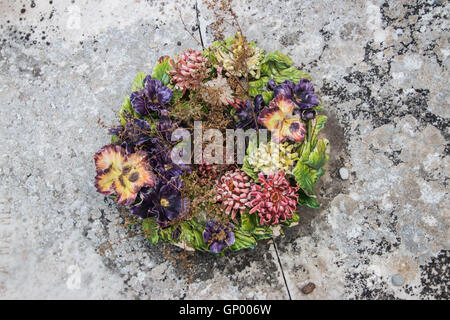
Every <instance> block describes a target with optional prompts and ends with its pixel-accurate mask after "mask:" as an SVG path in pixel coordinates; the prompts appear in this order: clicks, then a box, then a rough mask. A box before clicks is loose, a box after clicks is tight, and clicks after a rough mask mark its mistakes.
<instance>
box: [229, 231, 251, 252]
mask: <svg viewBox="0 0 450 320" xmlns="http://www.w3.org/2000/svg"><path fill="white" fill-rule="evenodd" d="M234 237H235V241H234V244H233V245H232V246H231V247H230V249H231V250H232V251H238V250H241V249H247V248H250V249H254V248H255V247H256V239H255V238H253V237H252V236H249V235H246V234H245V233H243V232H241V231H239V230H236V231H235V232H234Z"/></svg>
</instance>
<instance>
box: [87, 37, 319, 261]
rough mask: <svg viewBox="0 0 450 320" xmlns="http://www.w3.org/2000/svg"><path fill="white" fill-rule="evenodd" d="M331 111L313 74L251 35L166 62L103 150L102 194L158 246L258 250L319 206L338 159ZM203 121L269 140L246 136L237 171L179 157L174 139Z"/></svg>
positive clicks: (143, 82) (144, 82)
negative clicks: (325, 109)
mask: <svg viewBox="0 0 450 320" xmlns="http://www.w3.org/2000/svg"><path fill="white" fill-rule="evenodd" d="M320 111H322V106H321V104H320V102H319V99H318V97H317V95H316V94H315V92H314V87H313V85H312V83H311V78H310V77H309V76H308V75H307V74H305V73H304V72H302V71H300V70H298V69H297V68H295V67H293V61H292V60H291V59H290V58H289V57H288V56H286V55H284V54H282V53H280V52H278V51H275V52H270V53H265V52H264V51H263V50H262V49H260V48H258V47H257V46H256V45H255V43H253V42H248V41H247V40H246V38H245V37H244V36H243V35H242V34H241V33H240V32H237V33H236V34H235V36H232V37H230V38H228V39H226V40H223V41H215V42H213V43H212V45H211V46H210V47H209V48H207V49H204V50H203V51H201V52H200V51H196V50H192V49H188V50H185V51H183V52H182V53H181V54H180V55H179V56H176V57H174V58H169V57H161V58H160V59H159V60H158V63H157V64H156V65H155V67H154V69H153V72H152V74H151V75H145V74H143V73H139V74H138V75H137V77H136V79H135V80H134V83H133V86H132V88H131V94H130V95H129V96H127V97H126V98H125V100H124V102H123V105H122V109H121V111H120V116H119V120H120V125H119V126H117V127H114V128H112V129H110V130H109V132H110V134H111V144H109V145H107V146H104V147H103V148H101V149H100V150H99V151H98V152H97V153H96V154H95V156H94V159H95V166H96V170H97V176H96V178H95V186H96V188H97V190H98V192H100V193H102V194H104V195H106V196H109V197H111V198H113V199H114V200H115V201H116V202H117V203H118V204H119V205H121V206H124V207H126V208H127V209H128V210H129V212H130V213H131V215H133V216H135V217H136V218H137V219H138V220H139V221H140V222H141V223H142V230H143V232H144V233H145V235H146V237H147V239H148V240H149V241H151V242H152V243H154V244H156V243H158V242H161V241H164V242H171V243H174V244H176V245H178V246H181V247H183V248H186V249H195V250H200V251H208V252H212V253H215V254H219V255H223V254H224V252H225V251H226V250H232V251H237V250H241V249H245V248H254V247H255V246H256V244H257V240H261V239H268V238H272V237H273V236H274V234H279V233H280V231H281V232H282V229H281V226H286V227H289V226H293V225H294V224H297V223H298V222H299V220H301V206H307V207H311V208H316V209H317V208H319V203H318V202H317V199H316V196H315V195H314V190H313V188H314V185H315V183H316V182H317V180H318V179H319V178H320V177H321V176H322V175H323V174H324V172H325V171H324V169H323V166H324V165H325V163H326V162H327V161H328V155H327V147H328V141H327V140H326V139H319V138H318V133H319V131H320V130H321V129H322V128H323V126H324V124H325V122H326V120H327V118H326V116H324V115H320V114H319V112H320ZM195 121H202V123H203V127H204V128H203V129H205V130H207V129H208V128H218V129H219V130H221V131H225V130H226V129H242V130H251V129H254V130H261V129H265V130H266V131H267V132H268V137H269V139H268V140H267V141H262V140H261V139H260V141H258V139H257V140H249V141H247V140H245V143H244V145H245V150H244V153H245V155H244V156H245V157H244V161H243V163H242V164H239V163H238V164H236V163H235V162H234V160H235V159H234V153H233V154H232V156H231V158H232V160H233V161H231V162H229V161H226V162H225V163H223V162H220V163H209V162H208V161H205V159H202V158H201V161H200V162H199V163H191V162H185V163H182V162H180V161H175V159H174V153H173V150H177V149H175V148H176V146H177V145H180V144H183V142H180V141H181V140H180V137H179V136H175V137H174V135H173V133H174V132H175V131H176V130H177V129H179V128H187V130H188V131H189V132H191V133H192V128H193V127H194V122H195ZM203 129H201V130H203ZM202 132H203V131H202ZM233 141H234V140H233ZM210 142H211V141H210ZM205 145H206V147H207V145H208V143H207V142H205V141H202V147H205ZM188 150H190V149H188ZM183 152H184V153H185V154H184V155H186V152H185V151H183V149H182V150H181V151H180V152H178V153H179V154H180V155H181V154H182V153H183ZM188 156H190V155H188ZM220 157H223V154H222V155H221V156H220ZM191 160H192V159H191Z"/></svg>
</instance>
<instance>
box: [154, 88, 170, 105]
mask: <svg viewBox="0 0 450 320" xmlns="http://www.w3.org/2000/svg"><path fill="white" fill-rule="evenodd" d="M172 96H173V91H172V89H170V88H167V87H162V88H159V89H158V90H157V97H158V102H159V103H160V104H167V103H169V102H170V100H171V99H172Z"/></svg>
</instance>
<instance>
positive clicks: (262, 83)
mask: <svg viewBox="0 0 450 320" xmlns="http://www.w3.org/2000/svg"><path fill="white" fill-rule="evenodd" d="M268 82H269V78H268V77H261V78H260V79H258V80H254V81H250V82H249V83H248V85H249V89H248V92H249V94H250V96H252V97H255V96H257V95H258V94H262V93H263V91H264V88H265V87H266V86H267V83H268Z"/></svg>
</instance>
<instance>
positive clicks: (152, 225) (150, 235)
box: [142, 218, 159, 244]
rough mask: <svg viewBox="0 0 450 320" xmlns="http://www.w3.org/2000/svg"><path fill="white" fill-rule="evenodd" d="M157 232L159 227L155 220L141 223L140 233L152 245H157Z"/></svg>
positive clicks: (150, 219) (151, 219) (149, 219)
mask: <svg viewBox="0 0 450 320" xmlns="http://www.w3.org/2000/svg"><path fill="white" fill-rule="evenodd" d="M158 230H159V226H158V224H157V223H156V219H155V218H148V219H145V220H144V221H143V222H142V231H144V234H145V236H146V238H147V239H148V240H149V241H150V242H151V243H153V244H156V243H158V240H159V235H158Z"/></svg>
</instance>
